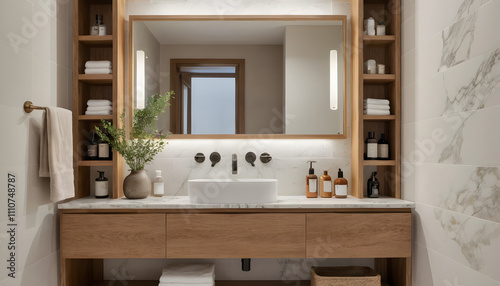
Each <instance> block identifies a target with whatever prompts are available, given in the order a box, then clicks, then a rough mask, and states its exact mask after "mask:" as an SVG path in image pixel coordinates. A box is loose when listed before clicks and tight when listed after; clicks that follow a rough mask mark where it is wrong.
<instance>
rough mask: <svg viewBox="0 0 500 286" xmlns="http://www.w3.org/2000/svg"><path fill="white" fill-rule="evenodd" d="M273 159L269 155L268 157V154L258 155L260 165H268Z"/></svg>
mask: <svg viewBox="0 0 500 286" xmlns="http://www.w3.org/2000/svg"><path fill="white" fill-rule="evenodd" d="M272 159H273V157H271V155H269V153H262V154H260V161H261V162H262V163H264V164H265V163H269V161H271V160H272Z"/></svg>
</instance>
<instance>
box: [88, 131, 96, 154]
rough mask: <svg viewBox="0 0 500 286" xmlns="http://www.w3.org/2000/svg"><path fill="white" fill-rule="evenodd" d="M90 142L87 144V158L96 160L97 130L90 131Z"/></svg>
mask: <svg viewBox="0 0 500 286" xmlns="http://www.w3.org/2000/svg"><path fill="white" fill-rule="evenodd" d="M89 135H90V138H89V140H90V141H89V143H88V144H87V159H88V160H96V159H97V140H96V136H97V134H95V132H90V134H89Z"/></svg>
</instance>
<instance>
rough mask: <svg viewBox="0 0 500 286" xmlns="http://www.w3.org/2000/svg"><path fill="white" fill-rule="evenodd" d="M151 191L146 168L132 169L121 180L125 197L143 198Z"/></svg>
mask: <svg viewBox="0 0 500 286" xmlns="http://www.w3.org/2000/svg"><path fill="white" fill-rule="evenodd" d="M150 193H151V179H150V178H149V176H148V174H147V172H146V170H137V171H134V170H132V171H131V172H130V174H129V175H128V176H127V177H125V180H124V181H123V194H124V195H125V197H127V199H144V198H146V197H147V196H148V195H149V194H150Z"/></svg>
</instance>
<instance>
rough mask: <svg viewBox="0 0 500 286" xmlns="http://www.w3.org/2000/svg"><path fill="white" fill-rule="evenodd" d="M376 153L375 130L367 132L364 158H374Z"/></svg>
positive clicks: (376, 156)
mask: <svg viewBox="0 0 500 286" xmlns="http://www.w3.org/2000/svg"><path fill="white" fill-rule="evenodd" d="M377 158H378V155H377V139H376V138H375V132H368V138H366V140H365V160H376V159H377Z"/></svg>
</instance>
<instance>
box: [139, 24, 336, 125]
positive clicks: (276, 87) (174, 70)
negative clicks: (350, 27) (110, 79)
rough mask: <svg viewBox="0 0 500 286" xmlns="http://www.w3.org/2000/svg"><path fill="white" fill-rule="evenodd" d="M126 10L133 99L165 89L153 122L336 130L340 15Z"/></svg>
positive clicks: (140, 102)
mask: <svg viewBox="0 0 500 286" xmlns="http://www.w3.org/2000/svg"><path fill="white" fill-rule="evenodd" d="M136 17H137V19H135V17H134V16H131V23H132V25H131V27H132V31H131V34H132V42H131V45H132V46H131V51H132V55H133V66H131V72H132V73H131V74H132V75H133V79H132V83H133V86H132V90H133V94H134V97H133V99H134V108H139V109H140V108H144V104H145V102H146V97H147V96H151V95H153V94H156V93H160V94H162V93H165V92H168V91H170V90H173V91H174V92H175V95H174V97H175V98H174V99H172V100H171V103H172V104H171V106H170V107H169V108H168V110H167V111H166V112H165V113H164V114H162V116H161V117H159V118H158V120H157V129H158V131H159V132H161V133H165V132H172V133H173V134H197V135H200V134H201V135H206V134H208V135H218V134H263V133H264V134H293V135H336V134H343V133H344V130H343V128H344V118H345V116H344V112H345V111H344V101H345V98H344V97H345V55H344V50H345V42H344V37H345V27H344V25H345V23H344V22H345V20H344V19H340V20H332V19H328V17H327V16H322V17H317V18H314V17H311V19H307V20H305V19H300V18H296V19H294V18H292V17H284V16H279V18H278V17H277V18H276V19H273V20H269V17H268V18H266V19H262V20H261V19H258V18H255V19H252V20H248V19H244V18H242V19H237V18H236V17H233V18H231V19H230V20H228V19H222V18H220V17H214V18H213V19H210V20H207V18H206V17H205V18H204V19H203V20H199V19H198V20H195V19H190V20H187V19H183V20H179V19H178V18H177V19H169V18H168V17H167V18H161V17H157V18H155V19H153V20H149V19H146V20H142V19H140V18H141V17H140V16H136ZM143 17H144V16H143ZM146 17H147V16H146ZM330 18H331V17H330ZM333 18H335V17H333Z"/></svg>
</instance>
